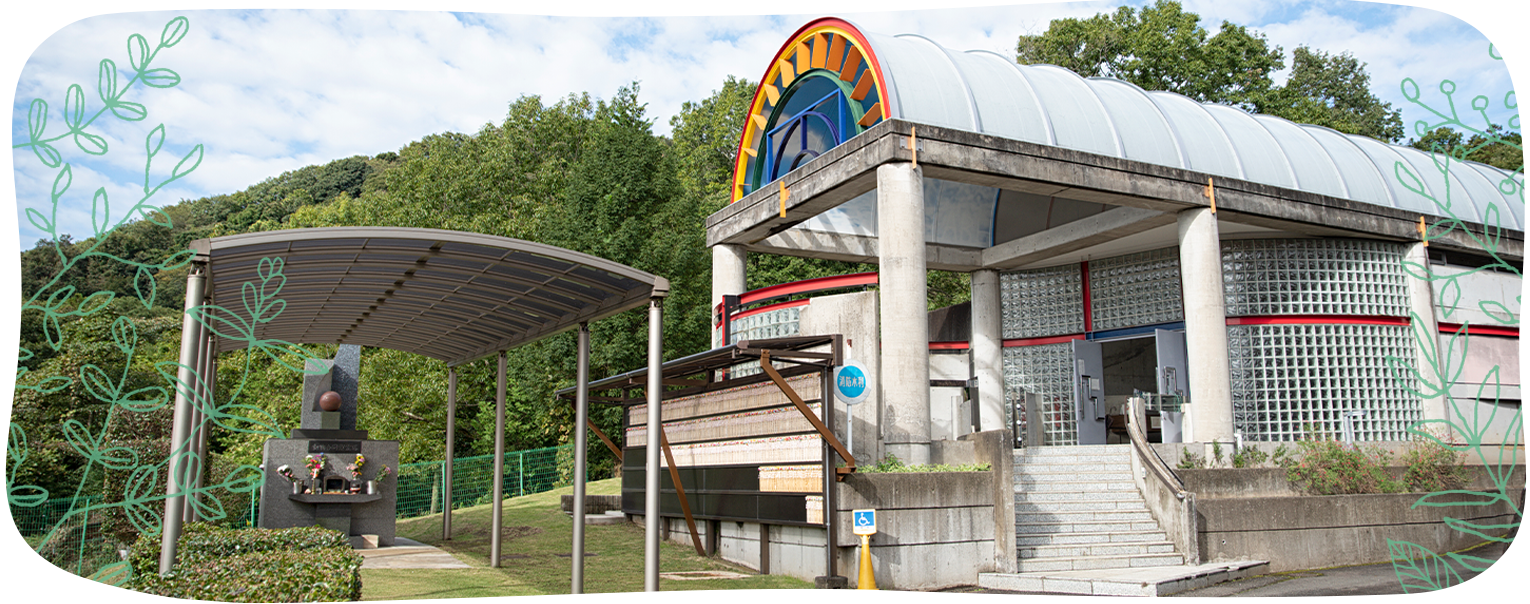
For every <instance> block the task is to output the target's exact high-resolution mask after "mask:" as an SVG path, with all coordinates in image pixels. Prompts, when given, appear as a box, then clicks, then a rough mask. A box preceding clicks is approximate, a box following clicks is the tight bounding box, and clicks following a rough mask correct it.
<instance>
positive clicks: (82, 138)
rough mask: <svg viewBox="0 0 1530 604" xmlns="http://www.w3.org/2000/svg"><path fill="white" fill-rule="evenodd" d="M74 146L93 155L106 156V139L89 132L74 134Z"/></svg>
mask: <svg viewBox="0 0 1530 604" xmlns="http://www.w3.org/2000/svg"><path fill="white" fill-rule="evenodd" d="M74 145H75V146H76V147H79V148H80V150H81V151H84V152H86V153H89V154H91V155H106V139H104V138H101V137H99V136H96V135H94V134H91V133H89V132H76V133H74Z"/></svg>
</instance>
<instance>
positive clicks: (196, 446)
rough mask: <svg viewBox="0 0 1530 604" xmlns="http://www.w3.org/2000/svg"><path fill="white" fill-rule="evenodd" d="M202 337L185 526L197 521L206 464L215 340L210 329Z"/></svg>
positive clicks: (192, 416) (192, 424)
mask: <svg viewBox="0 0 1530 604" xmlns="http://www.w3.org/2000/svg"><path fill="white" fill-rule="evenodd" d="M204 303H206V302H205V301H204ZM202 336H203V337H202V349H201V350H199V351H198V352H197V355H198V356H199V357H200V359H199V360H198V362H197V374H198V375H199V377H200V378H201V379H200V380H198V385H199V390H200V394H199V395H198V398H197V399H196V400H194V401H192V407H191V410H192V415H191V434H192V436H191V443H192V450H193V451H195V452H196V455H197V462H198V463H197V468H196V469H197V472H196V474H194V475H192V476H191V477H190V479H191V488H192V489H193V492H192V493H190V494H189V495H187V499H186V501H187V505H186V522H196V521H197V520H200V519H201V513H200V512H199V511H198V509H197V506H196V501H197V499H198V498H200V497H201V496H200V495H198V494H197V493H196V492H195V490H196V489H200V488H202V475H203V474H206V473H207V463H208V461H207V431H208V429H209V427H208V426H207V412H206V411H205V408H206V407H207V406H210V405H211V404H212V393H213V383H212V362H213V343H214V342H216V341H217V340H215V338H216V336H214V335H213V333H212V330H210V329H203V330H202Z"/></svg>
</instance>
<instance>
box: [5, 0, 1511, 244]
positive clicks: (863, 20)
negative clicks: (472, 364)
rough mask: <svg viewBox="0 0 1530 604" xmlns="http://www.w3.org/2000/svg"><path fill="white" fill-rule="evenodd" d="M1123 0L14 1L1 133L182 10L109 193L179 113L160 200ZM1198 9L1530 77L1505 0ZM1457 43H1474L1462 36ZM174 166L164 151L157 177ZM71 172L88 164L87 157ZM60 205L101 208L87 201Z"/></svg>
mask: <svg viewBox="0 0 1530 604" xmlns="http://www.w3.org/2000/svg"><path fill="white" fill-rule="evenodd" d="M1114 5H1115V3H1114V2H1109V0H1039V2H1025V3H1017V2H993V0H984V2H972V3H958V5H953V3H932V2H926V0H884V2H874V0H848V2H829V3H823V2H808V0H785V2H777V3H770V5H741V3H736V2H721V0H696V2H681V0H655V2H644V3H627V2H620V0H594V2H581V3H577V2H528V0H511V2H491V0H480V2H470V3H465V6H464V8H462V9H459V11H457V12H459V14H453V12H447V11H444V9H439V8H433V6H430V5H427V3H422V2H410V3H396V2H389V0H372V2H355V3H344V2H334V3H304V2H282V0H278V2H271V3H239V2H231V0H223V2H213V3H193V2H181V3H162V2H148V0H118V2H90V3H81V5H57V3H46V5H43V3H37V5H17V6H12V5H11V3H8V6H6V41H5V44H6V84H5V86H6V142H8V145H11V144H17V142H24V138H26V107H28V106H26V102H28V101H29V99H31V98H34V96H41V98H44V99H47V101H49V104H50V106H52V107H54V115H52V124H54V125H52V127H50V132H58V130H57V128H58V127H60V125H61V124H60V118H58V109H60V106H61V98H63V90H64V89H66V87H67V86H69V84H70V83H80V84H83V86H84V87H86V92H87V95H86V96H87V106H89V107H93V109H99V99H98V98H96V96H95V93H93V89H95V75H96V63H98V61H99V60H101V58H103V57H109V58H112V60H115V61H116V63H118V64H119V66H121V67H125V66H127V57H125V54H124V40H125V37H127V35H129V34H130V32H141V34H144V35H145V37H147V38H148V40H150V43H155V41H158V38H159V29H161V28H162V26H164V23H165V21H168V20H170V18H171V17H176V15H185V17H188V18H190V20H191V34H190V35H188V37H187V40H185V41H184V43H182V44H181V46H177V47H173V49H168V50H165V54H164V55H162V57H161V58H158V60H156V66H161V64H162V66H165V67H171V69H176V70H177V72H179V73H181V75H182V78H184V83H182V84H181V87H177V89H173V90H138V92H133V93H132V95H130V98H132V99H135V101H139V102H144V104H145V106H147V107H148V110H150V113H148V119H147V121H145V122H139V124H129V122H121V121H116V119H115V118H104V119H103V121H101V122H98V125H96V127H93V128H92V130H93V132H98V133H101V135H103V136H106V138H107V139H109V142H110V144H112V153H110V154H109V156H107V157H106V159H104V161H99V159H95V157H86V156H84V154H83V153H80V151H78V150H77V151H69V153H66V159H67V161H72V162H86V161H90V171H89V174H90V176H92V177H99V179H103V180H107V182H110V183H112V185H109V190H112V191H115V190H113V187H116V188H122V190H132V188H133V187H135V183H138V185H141V180H142V139H144V136H145V135H147V132H148V128H151V127H153V125H155V124H159V122H165V124H167V130H168V133H170V136H168V141H170V142H168V144H167V145H170V150H167V153H174V154H176V156H179V154H181V153H185V150H187V148H190V147H191V145H194V144H197V142H200V144H205V145H207V151H208V153H207V159H205V161H203V164H202V167H200V168H199V170H197V171H196V173H194V174H193V176H190V177H188V179H185V180H182V182H181V183H177V185H182V187H184V190H177V191H165V193H162V194H161V196H159V197H158V199H159V200H161V202H162V203H173V202H177V200H179V199H182V197H199V196H207V194H217V193H231V191H236V190H240V188H243V187H248V185H251V183H256V182H260V180H263V179H266V177H271V176H275V174H280V173H282V171H286V170H294V168H298V167H303V165H309V164H318V162H326V161H330V159H338V157H346V156H352V154H375V153H381V151H387V150H395V148H399V147H402V145H405V144H409V142H410V141H416V139H419V138H422V136H425V135H430V133H439V132H445V130H454V132H476V130H477V128H479V127H480V125H483V124H485V122H497V121H500V119H503V116H505V112H506V107H508V104H509V102H511V101H514V99H516V98H519V96H520V95H540V96H542V98H543V101H545V102H555V101H557V99H560V98H563V96H565V95H568V93H578V92H589V93H592V95H597V96H610V95H612V93H614V92H615V90H617V87H620V86H624V84H627V83H630V81H641V83H643V93H641V98H643V99H644V101H646V102H647V104H649V112H650V116H652V118H653V119H655V130H658V132H661V133H662V132H667V130H669V118H670V116H672V115H673V113H675V112H676V110H678V109H679V106H681V104H682V102H685V101H698V99H702V98H705V96H707V95H708V93H710V92H711V90H715V89H716V87H718V86H719V84H721V83H722V80H724V78H725V76H727V75H736V76H744V78H750V80H753V78H759V76H760V73H762V72H763V69H765V66H767V63H768V60H770V57H771V55H773V54H774V52H776V50H777V49H779V47H780V44H782V43H783V41H785V38H786V37H788V35H789V34H791V32H793V31H796V29H797V28H800V26H802V24H803V23H806V21H809V20H812V18H817V17H823V15H838V17H843V18H848V20H851V21H854V23H857V24H858V26H861V28H864V29H866V31H871V32H881V34H901V32H916V34H921V35H926V37H929V38H932V40H935V41H938V43H941V44H944V46H947V47H952V49H988V50H994V52H999V54H1005V55H1007V54H1010V52H1013V47H1014V40H1016V37H1017V35H1019V34H1027V32H1033V34H1034V32H1040V31H1045V28H1047V23H1050V21H1051V20H1053V18H1059V17H1089V15H1092V14H1095V12H1102V11H1109V9H1112V8H1114ZM1189 9H1192V11H1198V12H1201V14H1203V17H1204V23H1207V24H1209V26H1212V28H1215V23H1219V21H1221V20H1222V18H1227V20H1232V21H1235V23H1245V24H1250V26H1253V28H1255V29H1259V31H1264V32H1267V34H1268V35H1270V38H1271V41H1274V43H1278V44H1282V46H1285V47H1287V49H1291V47H1294V46H1299V44H1310V46H1314V47H1319V49H1323V50H1328V52H1342V50H1353V52H1354V54H1356V55H1357V57H1359V58H1360V60H1363V61H1366V63H1369V66H1371V75H1372V83H1374V87H1375V90H1377V92H1379V93H1382V96H1383V99H1388V101H1392V102H1394V104H1398V106H1400V104H1401V102H1400V95H1397V93H1395V89H1397V84H1395V83H1397V81H1398V80H1400V78H1401V76H1403V75H1412V76H1415V78H1418V80H1420V81H1424V83H1435V81H1438V80H1440V78H1443V76H1446V75H1453V73H1466V75H1467V76H1466V78H1463V84H1461V87H1463V90H1493V92H1495V95H1496V93H1501V90H1504V89H1506V87H1509V86H1515V84H1516V81H1515V78H1518V87H1521V89H1522V75H1524V73H1522V72H1518V75H1515V73H1516V72H1513V70H1506V69H1502V66H1498V64H1492V63H1493V61H1489V60H1486V57H1484V60H1483V61H1486V63H1483V61H1475V58H1473V57H1480V55H1486V40H1487V38H1489V37H1490V35H1492V34H1493V32H1496V31H1498V26H1496V21H1498V15H1496V14H1495V11H1498V12H1499V14H1501V12H1502V11H1499V9H1496V8H1480V6H1475V5H1472V6H1466V5H1460V3H1450V2H1440V0H1432V2H1431V0H1423V2H1415V3H1411V5H1403V6H1391V5H1388V3H1380V2H1379V0H1377V2H1374V3H1372V5H1362V6H1360V8H1359V9H1356V8H1345V6H1339V8H1333V6H1330V5H1327V3H1314V2H1285V0H1259V2H1253V3H1210V2H1206V3H1196V2H1192V3H1190V5H1189ZM1339 9H1343V12H1340V11H1339ZM1466 38H1470V43H1466V44H1464V46H1466V47H1463V43H1461V40H1466ZM1464 61H1466V63H1464ZM1463 66H1466V69H1463ZM1506 73H1507V75H1506ZM55 99H58V101H55ZM171 164H173V161H168V162H167V161H165V159H161V161H159V162H158V164H156V171H161V170H164V171H168V168H170V165H171ZM50 174H52V171H50V170H46V168H43V167H41V165H38V162H37V161H35V159H32V157H31V153H29V151H26V150H12V151H6V245H8V246H23V248H24V246H31V245H32V243H34V242H35V240H37V237H38V232H35V231H32V229H31V226H29V225H28V222H26V220H24V214H23V208H26V206H40V203H46V193H47V183H49V182H50V180H52V176H50ZM77 174H81V176H84V174H87V171H83V170H80V167H78V165H77ZM93 187H101V183H98V185H93ZM93 187H92V190H93ZM77 193H78V191H77ZM113 199H115V197H113ZM70 202H72V203H86V208H89V205H87V203H89V196H84V197H83V199H72V200H70ZM84 214H86V216H84V219H80V213H73V211H70V213H64V214H61V223H63V229H64V231H69V232H73V234H75V235H77V237H80V235H81V234H84V232H89V211H86V213H84ZM17 219H20V220H17Z"/></svg>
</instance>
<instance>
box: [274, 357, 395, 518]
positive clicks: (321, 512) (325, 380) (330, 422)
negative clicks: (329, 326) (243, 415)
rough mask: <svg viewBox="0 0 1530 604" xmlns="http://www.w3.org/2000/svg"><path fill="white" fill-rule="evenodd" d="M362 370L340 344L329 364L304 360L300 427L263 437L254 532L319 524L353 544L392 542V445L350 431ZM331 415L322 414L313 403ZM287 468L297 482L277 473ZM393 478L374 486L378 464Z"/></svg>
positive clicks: (378, 469) (393, 487)
mask: <svg viewBox="0 0 1530 604" xmlns="http://www.w3.org/2000/svg"><path fill="white" fill-rule="evenodd" d="M360 370H361V347H359V346H350V345H342V346H340V348H339V350H338V351H337V352H336V353H335V358H334V359H333V360H309V361H308V372H307V375H305V376H304V377H303V399H302V405H303V407H302V420H301V425H302V427H301V428H298V429H295V430H293V431H292V434H291V438H272V439H268V440H266V446H265V451H264V454H263V456H262V461H263V462H264V463H265V479H266V480H265V484H264V485H263V486H262V487H261V490H260V520H259V523H260V524H259V525H260V527H261V528H290V527H295V526H313V525H318V526H323V527H326V528H331V529H335V530H338V531H341V532H343V533H345V534H347V535H350V536H351V537H352V541H353V542H358V543H368V544H369V543H370V540H369V539H366V536H375V537H376V544H377V545H379V546H389V545H393V535H394V520H395V519H396V514H397V509H398V498H397V490H396V489H397V484H398V481H397V478H398V476H397V471H398V441H396V440H370V439H368V438H367V431H366V430H357V429H356V405H357V400H356V393H357V377H358V375H359V374H360ZM336 396H338V398H339V401H340V405H339V409H338V410H336V411H326V410H325V408H324V406H323V405H321V403H320V400H321V399H326V400H325V402H326V403H330V404H332V403H333V401H334V398H335V397H336ZM358 455H359V456H361V458H362V460H363V463H362V464H361V465H360V468H359V472H358V473H359V478H358V477H356V476H355V475H353V472H352V471H351V470H350V468H349V466H352V465H354V464H355V462H356V460H357V456H358ZM312 461H319V462H321V464H322V465H321V467H320V469H319V475H318V477H317V478H314V477H313V476H312V475H311V473H310V468H311V467H312V466H311V465H310V464H311V462H312ZM282 466H287V467H288V468H289V469H290V474H291V475H292V476H293V477H295V478H297V479H298V481H297V482H298V484H294V483H293V481H291V480H289V479H288V478H287V477H285V476H282V475H281V474H280V473H279V472H278V469H279V468H281V467H282ZM384 466H386V467H388V468H389V469H390V470H392V473H393V475H392V476H390V477H388V478H387V479H386V480H383V481H381V482H376V479H377V478H378V477H379V476H380V475H381V472H382V469H383V467H384Z"/></svg>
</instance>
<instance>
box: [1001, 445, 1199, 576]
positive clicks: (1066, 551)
mask: <svg viewBox="0 0 1530 604" xmlns="http://www.w3.org/2000/svg"><path fill="white" fill-rule="evenodd" d="M1130 447H1131V445H1092V446H1076V447H1039V448H1031V449H1027V450H1024V451H1023V452H1021V451H1017V452H1016V453H1015V545H1016V546H1017V547H1018V548H1019V550H1020V551H1019V554H1020V557H1019V569H1018V570H1019V572H1022V573H1026V572H1036V571H1065V570H1097V569H1105V568H1138V567H1145V566H1177V565H1180V564H1184V562H1185V559H1184V556H1181V555H1180V554H1179V553H1177V552H1175V551H1174V544H1173V543H1172V542H1170V541H1169V537H1168V535H1166V534H1165V533H1164V532H1163V531H1162V530H1161V529H1160V528H1159V527H1158V521H1157V520H1154V519H1153V515H1152V513H1150V512H1148V509H1147V504H1146V503H1144V502H1143V500H1142V494H1141V493H1139V492H1137V485H1136V483H1135V482H1133V481H1132V474H1131V472H1132V460H1131V454H1132V452H1131V448H1130Z"/></svg>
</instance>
